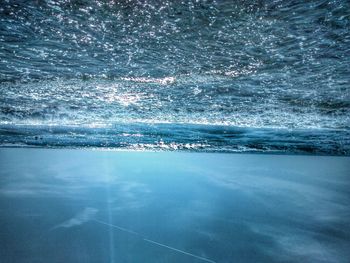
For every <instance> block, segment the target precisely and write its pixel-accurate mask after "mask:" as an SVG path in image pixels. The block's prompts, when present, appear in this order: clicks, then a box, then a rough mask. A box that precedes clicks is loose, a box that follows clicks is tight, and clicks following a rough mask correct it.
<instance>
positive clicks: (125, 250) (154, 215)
mask: <svg viewBox="0 0 350 263" xmlns="http://www.w3.org/2000/svg"><path fill="white" fill-rule="evenodd" d="M0 156H1V158H0V166H1V168H2V169H0V178H1V181H0V212H1V213H0V215H1V216H0V224H1V231H0V248H1V249H0V260H1V262H13V263H17V262H20V263H23V262H25V263H29V262H35V263H38V262H48V261H50V262H74V263H76V262H83V263H85V262H110V263H112V262H147V263H148V262H152V263H153V262H163V263H164V262H174V263H177V262H196V263H197V262H198V263H199V262H217V263H219V262H220V263H224V262H249V263H250V262H263V263H264V262H266V263H271V262H276V263H277V262H320V263H321V262H324V263H326V262H327V263H347V262H348V259H349V257H350V251H349V249H348V248H349V246H350V239H349V237H350V224H349V220H348V219H349V216H350V207H349V202H350V191H349V189H350V188H349V174H350V166H349V163H350V162H349V159H350V158H349V157H338V156H333V157H329V156H296V155H292V156H288V155H268V154H266V155H261V154H211V153H179V152H161V153H159V152H151V153H149V152H135V151H133V152H114V151H90V150H85V149H84V150H65V149H0Z"/></svg>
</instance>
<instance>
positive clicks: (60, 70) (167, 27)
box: [0, 0, 350, 155]
mask: <svg viewBox="0 0 350 263" xmlns="http://www.w3.org/2000/svg"><path fill="white" fill-rule="evenodd" d="M0 3H1V4H0V146H6V147H7V146H16V147H17V146H18V147H23V146H30V147H32V146H36V147H107V148H116V149H135V150H144V149H146V150H147V149H151V150H190V151H224V152H244V151H248V152H278V153H313V154H335V155H349V154H350V3H349V1H346V0H339V1H323V0H322V1H321V0H314V1H305V2H304V1H234V3H233V1H224V0H222V1H182V2H180V1H146V0H145V1H131V2H129V1H115V2H113V1H112V2H105V1H97V0H95V1H83V0H81V1H1V2H0Z"/></svg>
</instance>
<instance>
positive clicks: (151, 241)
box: [92, 219, 216, 263]
mask: <svg viewBox="0 0 350 263" xmlns="http://www.w3.org/2000/svg"><path fill="white" fill-rule="evenodd" d="M92 221H95V222H97V223H100V224H102V225H106V226H110V227H114V228H116V229H118V230H120V231H124V232H126V233H129V234H132V235H136V236H139V237H140V238H141V239H142V240H143V241H145V242H148V243H151V244H154V245H157V246H160V247H164V248H167V249H171V250H173V251H176V252H179V253H182V254H184V255H187V256H191V257H194V258H197V259H200V260H203V261H206V262H211V263H216V262H215V261H213V260H210V259H207V258H203V257H200V256H197V255H194V254H192V253H189V252H186V251H183V250H180V249H177V248H174V247H170V246H167V245H164V244H161V243H158V242H156V241H153V240H151V239H148V238H145V237H143V236H142V235H141V234H139V233H137V232H134V231H132V230H130V229H127V228H124V227H120V226H117V225H112V224H109V223H106V222H103V221H100V220H97V219H93V220H92Z"/></svg>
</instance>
